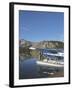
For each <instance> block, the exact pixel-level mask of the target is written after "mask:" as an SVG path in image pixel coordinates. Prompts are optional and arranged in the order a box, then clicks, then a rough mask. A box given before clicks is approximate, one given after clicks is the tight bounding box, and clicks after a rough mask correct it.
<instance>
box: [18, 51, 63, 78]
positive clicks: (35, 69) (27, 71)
mask: <svg viewBox="0 0 72 90" xmlns="http://www.w3.org/2000/svg"><path fill="white" fill-rule="evenodd" d="M44 52H45V50H44ZM46 52H47V50H46ZM50 52H51V51H50ZM52 52H53V51H52ZM47 53H48V52H47ZM53 53H55V52H53ZM37 61H38V60H37V58H32V57H30V58H23V56H22V58H20V60H19V79H31V78H48V77H55V76H56V77H57V76H59V77H60V76H64V74H63V73H64V71H63V68H62V70H60V71H58V69H57V68H52V67H48V66H41V65H38V64H37Z"/></svg>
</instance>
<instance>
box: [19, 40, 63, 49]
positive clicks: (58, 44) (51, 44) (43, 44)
mask: <svg viewBox="0 0 72 90" xmlns="http://www.w3.org/2000/svg"><path fill="white" fill-rule="evenodd" d="M19 45H20V47H30V46H32V47H35V48H64V42H62V41H45V40H43V41H40V42H31V41H27V40H24V39H22V40H20V41H19Z"/></svg>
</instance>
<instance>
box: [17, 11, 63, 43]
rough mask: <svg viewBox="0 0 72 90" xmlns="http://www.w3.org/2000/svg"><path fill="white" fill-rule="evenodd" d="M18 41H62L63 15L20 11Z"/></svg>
mask: <svg viewBox="0 0 72 90" xmlns="http://www.w3.org/2000/svg"><path fill="white" fill-rule="evenodd" d="M19 39H25V40H29V41H34V42H38V41H42V40H55V41H59V40H60V41H63V40H64V13H62V12H43V11H24V10H20V11H19Z"/></svg>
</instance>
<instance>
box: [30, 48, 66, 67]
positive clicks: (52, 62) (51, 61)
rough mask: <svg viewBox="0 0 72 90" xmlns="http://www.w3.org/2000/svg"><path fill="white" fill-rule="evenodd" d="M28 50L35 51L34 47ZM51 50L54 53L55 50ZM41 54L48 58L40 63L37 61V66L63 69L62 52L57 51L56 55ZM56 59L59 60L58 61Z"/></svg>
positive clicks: (49, 53)
mask: <svg viewBox="0 0 72 90" xmlns="http://www.w3.org/2000/svg"><path fill="white" fill-rule="evenodd" d="M29 49H31V50H36V48H34V47H30V48H29ZM37 50H38V49H37ZM51 50H54V51H55V49H51ZM49 51H50V50H49ZM42 54H43V55H44V56H47V57H48V58H46V59H44V60H42V61H37V64H38V65H41V66H48V67H54V68H63V67H64V60H63V59H64V53H63V52H61V51H58V52H57V53H51V52H46V53H45V52H42ZM58 57H59V58H61V59H60V60H59V59H58Z"/></svg>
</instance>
